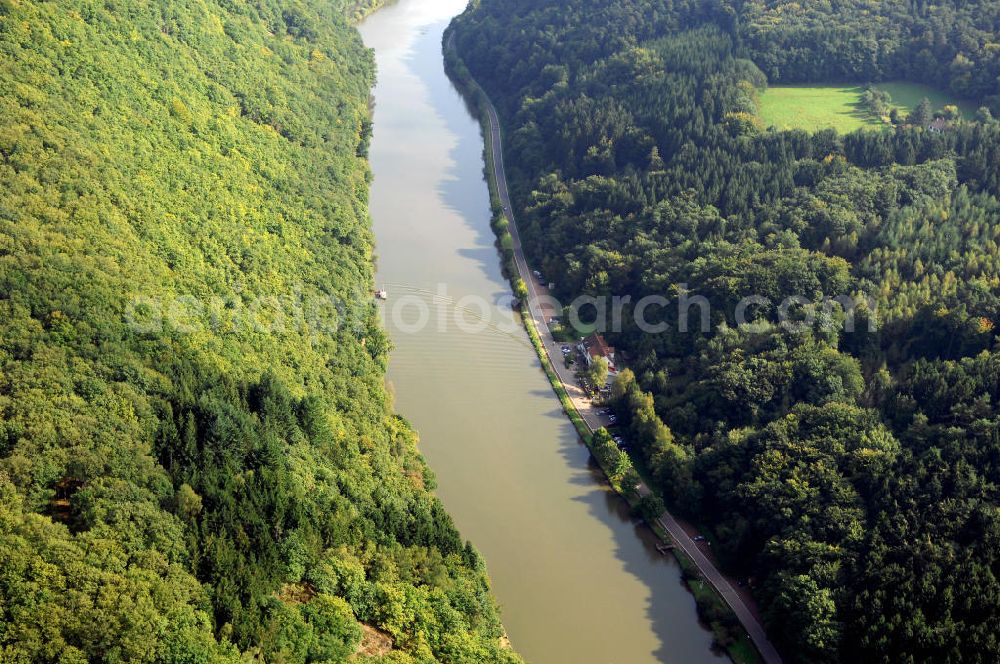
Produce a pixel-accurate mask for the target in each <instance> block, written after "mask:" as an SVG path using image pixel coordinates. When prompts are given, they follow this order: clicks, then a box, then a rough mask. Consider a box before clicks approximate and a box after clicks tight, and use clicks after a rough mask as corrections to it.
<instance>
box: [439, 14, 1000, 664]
mask: <svg viewBox="0 0 1000 664" xmlns="http://www.w3.org/2000/svg"><path fill="white" fill-rule="evenodd" d="M998 21H1000V3H997V2H995V0H990V1H985V0H980V1H976V0H972V1H969V2H950V1H946V2H943V3H938V4H934V5H930V4H927V3H922V2H895V1H894V2H881V3H863V2H855V1H853V0H848V1H847V2H840V3H834V4H830V3H820V2H812V1H807V2H794V3H792V2H766V3H748V2H747V3H744V2H740V1H738V0H737V1H734V0H689V1H685V0H676V1H671V0H625V1H618V0H615V1H612V0H559V1H546V0H541V1H539V0H477V1H475V2H473V3H472V4H471V5H470V8H469V10H468V11H467V12H466V13H465V14H463V15H462V16H461V17H459V18H458V19H457V20H456V23H455V26H454V33H455V43H456V46H457V49H458V51H459V53H460V55H461V57H462V58H463V60H464V61H465V63H466V64H467V66H468V68H469V70H470V71H471V73H472V74H473V75H474V76H475V77H476V79H477V80H478V81H479V82H480V83H481V84H482V85H483V86H484V88H485V89H486V91H487V92H488V93H489V95H490V96H491V98H492V99H493V101H494V102H495V103H496V105H497V106H498V109H499V111H500V115H501V116H502V122H503V124H504V128H505V136H506V141H505V151H506V154H505V156H506V160H507V169H508V177H509V179H510V184H511V189H512V194H513V196H514V203H515V209H516V211H517V212H518V215H519V220H520V225H521V233H522V237H523V238H524V242H525V245H526V251H527V252H528V253H529V258H530V260H531V262H532V263H533V266H536V267H538V268H539V269H541V270H542V271H544V273H545V274H546V275H547V276H548V277H549V278H550V279H552V280H554V281H555V282H556V284H557V294H558V295H559V296H560V297H561V298H562V299H563V300H564V301H569V300H570V299H572V298H573V297H575V296H577V295H580V294H588V295H593V296H601V295H619V296H623V295H630V296H632V298H633V302H635V301H637V300H639V299H640V298H642V297H644V296H647V295H665V296H667V297H669V298H671V300H672V301H676V298H677V296H678V295H679V293H678V290H677V289H678V286H679V285H681V284H684V285H686V288H687V290H688V292H689V293H690V295H692V296H693V295H700V296H703V297H706V298H707V299H708V300H709V301H710V302H711V304H712V316H713V321H712V322H713V325H712V326H711V330H709V331H708V332H706V333H702V332H700V331H699V330H697V329H693V330H692V331H690V332H680V331H679V326H678V325H677V316H678V313H677V309H676V307H666V308H662V309H658V310H655V311H657V312H658V314H657V315H659V316H660V317H661V318H662V319H663V320H664V321H665V322H667V323H668V325H667V326H666V327H667V329H666V331H665V332H661V333H657V334H647V333H644V332H642V331H640V330H639V329H637V328H636V327H635V326H634V325H629V324H628V321H629V320H630V317H628V316H625V320H626V326H625V328H624V329H623V330H622V331H621V332H619V333H609V334H608V335H607V336H608V340H609V342H610V343H613V344H614V345H615V346H616V347H618V348H619V349H620V351H622V352H624V353H625V354H626V356H627V358H628V360H629V364H630V369H629V370H628V371H626V372H624V374H623V376H622V377H621V378H620V379H619V381H618V383H617V384H616V387H615V390H614V392H613V395H612V399H613V401H614V404H615V408H616V410H617V411H618V413H619V419H620V421H621V423H622V426H623V427H624V428H625V429H626V430H628V431H629V433H630V434H631V438H632V439H633V441H634V442H635V443H636V444H637V446H638V453H639V454H640V455H641V456H642V457H643V460H644V461H645V463H646V465H647V466H648V468H649V470H650V472H651V474H652V475H653V477H654V478H655V480H656V482H657V484H658V485H659V487H660V489H661V490H662V492H663V494H664V496H665V497H666V498H667V499H668V501H669V502H670V504H671V506H672V507H673V508H674V509H676V510H679V511H681V512H683V513H684V514H685V515H687V516H688V517H689V518H691V519H693V520H696V521H697V522H699V523H703V524H706V525H707V526H709V527H710V528H711V530H712V531H713V533H714V536H715V538H714V539H715V541H716V544H717V545H716V547H715V549H716V553H717V554H718V555H719V557H720V558H721V561H722V563H723V565H724V567H725V568H726V569H728V570H729V571H730V572H732V573H733V574H735V575H738V576H739V577H742V578H751V579H752V581H753V582H754V586H755V593H756V597H757V598H758V599H759V601H760V604H761V606H762V608H763V610H764V613H765V618H766V622H767V625H768V628H769V630H770V632H771V634H772V636H773V638H774V639H775V640H776V641H777V642H778V643H780V644H781V645H782V646H783V650H784V651H785V652H786V653H787V655H788V656H789V657H790V658H791V659H793V660H796V661H802V662H832V661H847V662H886V663H888V662H893V663H897V662H995V661H998V660H1000V639H998V634H1000V581H998V576H1000V509H998V508H1000V495H998V483H1000V414H998V411H1000V408H998V399H1000V345H998V341H997V332H996V327H995V326H996V324H997V322H998V321H1000V299H998V296H1000V247H998V242H1000V202H998V196H1000V124H998V123H997V122H995V121H993V115H994V114H996V113H997V112H998V111H1000V87H998V86H1000V82H998V76H1000V37H998V34H997V31H998V28H1000V22H998ZM891 79H905V80H911V81H919V82H930V83H933V84H934V85H936V86H938V87H940V88H942V89H944V90H947V91H948V92H950V93H951V94H954V95H958V96H961V97H963V98H969V99H974V100H977V101H978V102H979V105H981V106H982V109H981V110H980V112H979V113H978V114H977V116H976V117H975V118H974V119H972V118H969V119H967V120H966V121H962V122H949V123H948V124H947V126H946V127H945V129H944V130H943V131H932V130H930V129H929V128H928V123H929V121H930V120H931V119H932V117H933V115H932V114H933V111H934V110H936V109H927V108H921V109H919V110H918V112H915V114H914V116H913V117H911V118H909V120H907V119H905V118H903V119H901V121H900V122H898V123H897V124H896V126H895V127H892V128H887V129H885V130H878V131H871V130H867V131H859V132H857V133H853V134H849V135H839V134H837V133H836V132H834V131H832V130H820V131H814V132H806V131H776V130H773V129H768V128H766V127H764V126H763V125H762V122H761V121H760V119H759V117H758V114H757V106H758V95H759V94H760V91H761V90H762V89H764V88H765V87H766V86H767V85H768V83H775V82H824V81H850V82H857V83H862V84H863V83H875V84H877V83H878V82H879V81H884V80H891ZM924 115H925V116H927V117H921V116H924ZM859 294H866V295H867V296H869V297H870V298H872V300H873V303H874V306H861V307H860V308H859V309H858V310H856V311H855V312H854V314H855V319H856V320H855V332H853V333H848V332H845V331H844V325H842V324H841V323H843V322H844V320H843V319H844V318H845V312H844V311H843V310H841V309H839V308H834V309H832V310H831V311H828V312H826V313H825V314H823V313H822V312H820V313H819V315H818V316H817V317H816V319H815V322H814V323H813V324H811V325H803V326H798V329H787V328H786V327H782V326H781V325H779V324H778V322H779V321H778V320H777V318H776V315H777V313H776V311H775V309H773V308H772V309H757V310H754V315H755V316H756V317H757V323H758V324H757V325H754V326H751V327H745V326H744V327H740V326H737V325H736V324H735V320H734V317H733V307H734V305H735V303H736V302H738V301H739V300H740V299H741V298H743V297H745V296H748V295H760V296H765V297H767V298H769V299H770V300H771V301H772V302H774V303H775V304H776V303H778V302H780V301H781V300H782V299H784V298H786V297H788V296H792V295H799V296H804V297H807V298H809V299H810V300H812V301H814V302H816V301H819V300H821V299H822V298H824V297H836V296H842V295H849V296H854V295H859ZM806 313H807V312H806V311H805V310H804V309H801V308H799V309H793V310H792V315H793V316H800V317H804V316H805V314H806ZM803 319H804V318H803ZM653 322H658V321H656V320H654V321H653ZM869 322H873V323H876V325H874V326H869V324H868V323H869ZM825 323H833V324H832V325H828V324H825Z"/></svg>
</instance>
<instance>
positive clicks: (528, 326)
mask: <svg viewBox="0 0 1000 664" xmlns="http://www.w3.org/2000/svg"><path fill="white" fill-rule="evenodd" d="M451 30H452V28H451V27H449V28H448V29H447V30H446V31H445V33H444V38H443V46H444V57H445V69H446V71H447V72H448V74H449V76H450V77H451V79H452V81H453V83H454V84H455V86H456V87H457V88H458V89H459V90H460V91H461V92H462V94H463V96H464V97H465V99H466V102H467V104H468V105H469V106H470V108H471V110H472V111H473V112H474V115H475V116H476V117H478V118H479V121H480V124H481V126H482V133H483V137H484V146H485V147H484V163H485V173H486V180H487V183H488V185H489V192H490V201H491V208H492V212H493V219H492V222H491V226H492V228H493V230H494V232H495V233H496V236H497V247H498V249H499V251H500V253H501V256H502V258H503V265H504V273H505V275H506V276H507V278H508V279H509V280H510V284H511V288H512V290H513V292H514V294H515V295H516V296H517V297H518V299H519V300H520V302H521V305H522V307H521V311H522V322H523V323H524V328H525V330H526V332H527V334H528V336H529V338H530V339H531V342H532V345H533V346H534V348H535V352H536V353H537V355H538V358H539V360H540V362H541V364H542V367H543V369H544V371H545V374H546V377H547V378H548V380H549V383H550V385H551V387H552V389H553V391H554V392H555V394H556V396H557V397H558V398H559V401H560V403H561V404H562V407H563V410H564V412H565V413H566V416H567V417H568V418H569V420H570V421H571V422H572V423H573V425H574V427H575V428H576V430H577V432H578V434H579V436H580V439H581V440H582V441H583V442H584V444H585V445H586V446H587V448H588V449H589V450H590V453H591V456H592V457H593V458H594V459H595V460H596V461H597V463H598V465H599V466H600V467H601V469H602V471H603V472H604V475H605V477H606V479H607V481H608V483H609V484H610V485H611V487H612V488H613V489H614V490H615V491H616V492H617V493H618V494H619V495H620V496H622V498H623V499H625V500H626V501H627V502H628V504H629V505H630V507H631V508H632V510H633V513H635V514H638V515H641V516H642V517H643V518H644V520H645V521H646V523H647V524H648V525H649V526H650V527H651V529H652V530H653V532H654V533H656V534H657V536H658V537H659V538H660V539H661V541H662V542H663V543H664V544H666V545H669V546H670V547H671V550H672V553H673V554H674V556H675V557H676V558H677V560H678V562H679V564H680V565H681V567H682V568H683V570H684V579H685V582H686V585H687V587H688V589H689V590H690V591H691V593H692V594H693V595H694V597H695V599H696V602H697V604H698V611H699V615H700V616H701V618H702V620H703V621H704V622H705V623H706V624H708V625H709V626H710V627H711V628H712V630H713V633H714V634H715V636H716V641H717V643H718V644H719V645H720V646H721V647H724V648H725V650H726V652H727V653H728V654H729V656H730V657H731V658H732V659H733V661H735V662H737V663H743V662H747V663H750V662H761V661H766V662H769V663H770V662H780V661H781V660H780V657H779V656H778V654H777V652H776V651H775V650H774V648H773V646H771V644H770V643H769V642H768V641H767V638H766V635H765V634H764V632H763V628H762V627H761V626H760V625H759V623H757V621H756V618H755V617H753V616H752V614H750V612H749V611H748V610H747V609H746V607H745V606H742V601H741V600H740V599H739V598H738V596H737V594H736V593H735V591H734V589H733V588H732V587H731V586H730V584H729V583H728V581H727V580H725V578H724V577H723V576H722V575H721V573H719V572H718V570H716V569H715V568H714V567H713V566H712V565H711V562H710V561H708V559H707V558H706V557H705V556H704V555H703V554H700V552H699V551H698V549H697V546H696V545H695V543H694V542H692V541H685V540H689V538H688V536H687V535H686V534H685V533H683V529H681V528H680V526H679V525H678V524H677V523H676V521H674V520H673V517H671V516H670V515H669V513H664V515H663V516H657V515H656V514H655V513H654V514H648V513H645V514H644V512H648V509H647V510H643V509H642V508H643V507H644V506H645V501H644V497H646V496H649V495H650V494H651V493H652V492H651V491H650V490H649V489H648V488H647V484H646V483H640V484H638V485H635V486H634V488H633V485H632V484H633V483H632V482H631V481H628V482H623V479H624V478H626V477H630V475H628V474H627V473H623V472H622V469H621V468H620V467H616V468H612V467H611V464H610V463H609V461H610V459H609V458H608V455H607V454H604V453H602V452H603V450H602V449H601V445H600V443H601V442H604V438H606V436H602V437H600V438H601V440H598V436H596V435H595V433H596V432H595V426H594V425H591V424H589V423H588V421H587V418H586V417H585V416H584V414H583V413H581V412H580V410H579V409H578V407H577V405H576V404H575V403H574V401H573V399H572V398H570V395H569V393H568V391H567V385H566V382H564V378H562V377H560V375H559V371H557V369H556V365H555V364H554V363H553V360H552V357H551V356H550V354H549V351H548V345H552V346H555V344H554V342H552V340H551V332H550V331H549V329H548V326H547V323H546V322H545V317H544V315H543V314H542V312H541V311H535V302H536V301H537V297H536V296H535V294H534V292H533V291H534V284H533V283H532V275H531V272H530V270H529V269H528V266H527V263H526V262H525V260H524V258H523V255H519V245H520V242H519V238H517V227H516V223H515V222H514V220H513V211H512V208H511V207H510V201H509V200H508V199H507V196H506V182H505V181H504V179H503V178H504V176H503V174H502V173H498V170H501V171H502V168H503V167H502V150H501V147H500V145H499V141H500V123H499V118H498V117H497V116H496V111H495V109H494V107H493V105H492V103H491V102H490V100H489V98H488V97H487V96H486V93H485V92H484V91H483V90H482V88H480V87H479V85H478V84H477V83H476V82H475V80H474V79H473V78H472V76H471V74H470V73H469V71H468V69H467V68H466V67H465V64H464V62H462V60H461V58H460V57H459V56H458V54H457V53H456V52H455V49H454V48H453V46H452V40H451V37H452V34H451ZM501 190H502V191H501ZM505 209H506V212H505ZM540 328H541V329H540ZM543 336H546V337H548V338H549V340H550V342H551V343H550V344H548V345H547V344H546V343H545V341H544V340H543ZM664 517H666V519H667V521H666V522H665V521H664ZM692 547H693V548H692ZM706 568H708V569H707V570H706ZM719 586H722V587H721V588H720V587H719ZM733 604H736V605H737V606H736V607H734V606H733ZM739 609H741V610H739ZM741 623H742V624H743V626H744V628H746V631H743V630H738V629H737V630H734V629H733V625H739V624H741ZM751 634H753V637H751ZM761 653H764V654H763V656H762V654H761Z"/></svg>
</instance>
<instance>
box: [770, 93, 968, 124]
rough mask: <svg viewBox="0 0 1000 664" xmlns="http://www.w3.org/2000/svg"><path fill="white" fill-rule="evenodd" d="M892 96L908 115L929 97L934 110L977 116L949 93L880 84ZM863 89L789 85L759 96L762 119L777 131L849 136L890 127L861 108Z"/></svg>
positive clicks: (894, 101)
mask: <svg viewBox="0 0 1000 664" xmlns="http://www.w3.org/2000/svg"><path fill="white" fill-rule="evenodd" d="M878 87H879V88H881V89H883V90H885V91H886V92H888V93H889V94H890V95H891V96H892V105H893V106H895V107H897V108H899V109H900V110H901V111H903V112H905V113H909V112H910V111H912V110H913V109H914V108H916V107H917V105H918V104H919V103H920V101H921V100H922V99H923V98H924V97H927V98H928V99H930V100H931V105H932V106H933V107H934V109H935V110H936V109H939V108H941V107H942V106H945V105H946V104H955V105H957V106H958V107H959V109H960V110H961V111H962V114H963V116H964V117H966V118H972V116H973V115H975V113H976V105H975V104H973V103H971V102H966V101H962V100H956V99H954V98H953V97H949V96H948V95H947V94H946V93H943V92H941V91H939V90H935V89H934V88H931V87H929V86H926V85H921V84H918V83H903V82H894V83H879V84H878ZM864 90H865V89H864V86H863V85H789V86H775V87H771V88H768V89H767V91H765V92H764V93H763V94H762V95H761V96H760V116H761V119H762V120H763V121H764V124H765V125H767V126H774V127H777V128H778V129H807V130H810V131H813V130H817V129H830V128H832V129H836V130H837V131H839V132H841V133H847V132H851V131H854V130H856V129H862V128H873V129H874V128H879V127H886V126H887V125H886V124H884V123H882V122H880V121H879V120H878V119H876V118H874V117H872V116H871V115H869V114H868V113H867V112H866V110H865V109H864V108H862V106H861V94H862V93H863V92H864Z"/></svg>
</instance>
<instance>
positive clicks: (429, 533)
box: [0, 0, 519, 662]
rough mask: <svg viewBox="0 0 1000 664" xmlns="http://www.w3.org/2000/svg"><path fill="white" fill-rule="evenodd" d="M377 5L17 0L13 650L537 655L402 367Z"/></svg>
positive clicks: (10, 343)
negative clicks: (419, 416) (496, 596)
mask: <svg viewBox="0 0 1000 664" xmlns="http://www.w3.org/2000/svg"><path fill="white" fill-rule="evenodd" d="M375 4H376V3H374V2H340V3H329V2H320V1H318V0H257V1H255V2H247V3H243V2H237V3H233V2H228V1H224V0H207V1H197V2H195V1H170V2H167V1H165V0H163V1H149V2H134V1H131V0H107V1H105V0H65V1H60V2H43V1H34V0H0V660H2V661H4V662H57V661H58V662H84V661H105V662H115V661H128V662H237V661H246V659H245V657H252V658H255V659H256V658H258V657H259V658H260V660H261V661H275V662H277V661H280V662H321V661H322V662H341V661H346V660H347V659H348V658H349V657H354V656H356V655H357V657H358V659H357V661H372V662H374V661H391V662H410V661H421V662H429V661H448V662H514V661H519V660H518V658H517V656H516V655H514V654H512V653H511V652H510V651H509V650H505V649H503V648H501V645H500V644H501V636H502V634H503V630H502V627H501V625H500V621H499V617H498V611H497V607H496V605H495V602H494V600H493V598H492V596H491V594H490V589H489V584H488V580H487V577H486V574H485V570H484V567H483V563H482V561H481V559H480V557H479V555H478V554H477V553H476V551H475V550H474V549H473V548H472V547H471V546H470V545H468V544H466V543H464V542H463V541H462V540H461V538H460V537H459V534H458V533H457V531H456V529H455V527H454V525H453V524H452V521H451V519H450V518H449V517H448V515H447V514H446V513H445V511H444V509H443V507H442V505H441V503H440V502H439V501H438V499H437V498H436V497H435V496H434V495H433V493H432V491H433V489H434V479H433V476H432V474H431V473H430V471H429V470H428V469H427V467H426V466H425V464H424V462H423V460H422V459H421V457H420V456H419V454H418V452H417V449H416V436H415V434H414V432H413V431H412V430H411V429H410V427H409V426H408V424H407V423H406V422H405V421H403V420H402V419H400V418H399V417H397V416H395V415H394V414H393V412H392V409H391V403H390V399H389V397H388V395H387V393H386V390H385V387H384V383H383V380H384V369H385V363H386V355H387V350H388V341H387V338H386V336H385V333H384V332H383V331H382V329H381V328H380V327H379V325H378V324H377V322H376V317H375V315H374V308H373V304H372V303H371V289H372V264H371V259H372V233H371V231H370V227H369V219H368V214H367V196H368V181H369V173H368V166H367V163H366V161H365V158H364V155H365V154H366V151H367V140H368V136H369V134H370V130H371V124H370V119H369V91H370V87H371V84H372V81H373V77H374V65H373V60H372V57H371V54H370V53H369V52H368V51H367V50H366V49H365V48H364V47H363V45H362V44H361V41H360V38H359V36H358V34H357V32H356V31H355V30H354V29H353V28H350V27H349V26H348V23H347V21H346V19H345V16H344V14H345V13H347V14H350V16H351V17H352V18H356V17H357V16H358V15H359V12H360V13H363V12H364V11H367V10H370V9H371V8H372V7H374V6H375ZM321 305H322V306H327V305H328V306H327V308H326V309H323V308H322V307H321ZM323 312H326V313H323ZM345 312H346V313H345ZM327 314H329V315H327ZM372 638H375V640H376V641H379V642H382V643H386V642H387V643H389V644H391V646H392V649H391V652H389V653H388V654H386V655H384V656H378V657H377V656H375V655H372V656H371V657H367V655H366V653H367V652H368V650H367V649H366V648H367V642H368V641H369V640H370V639H372Z"/></svg>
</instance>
